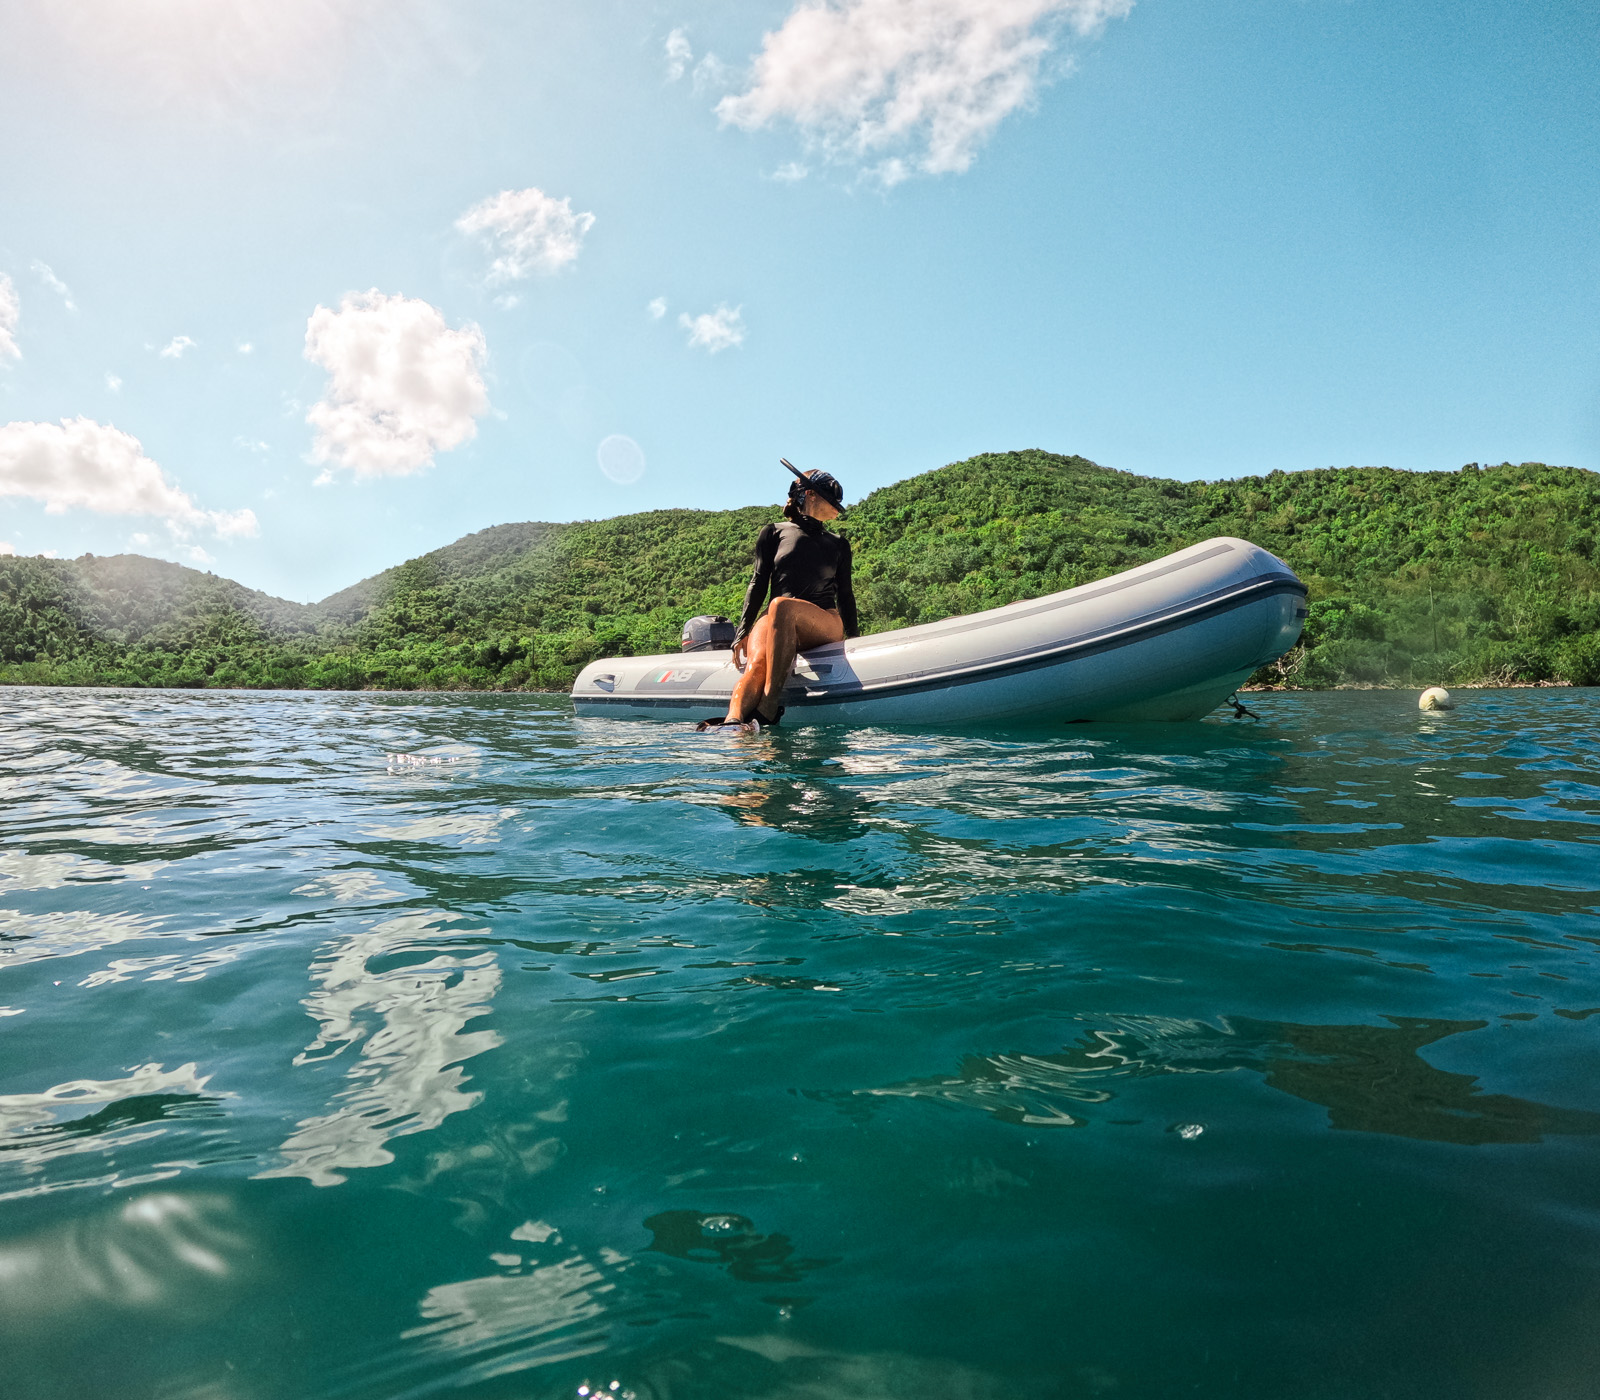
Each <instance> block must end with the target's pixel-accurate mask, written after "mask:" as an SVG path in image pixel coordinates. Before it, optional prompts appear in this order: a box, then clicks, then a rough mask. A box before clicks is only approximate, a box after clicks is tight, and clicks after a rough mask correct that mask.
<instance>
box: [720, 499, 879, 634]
mask: <svg viewBox="0 0 1600 1400" xmlns="http://www.w3.org/2000/svg"><path fill="white" fill-rule="evenodd" d="M769 587H770V588H771V589H772V596H773V597H774V598H803V599H804V600H805V601H806V602H808V603H815V604H816V605H817V606H818V607H819V608H827V609H829V610H830V611H831V610H833V609H835V608H837V609H838V611H839V617H840V620H841V621H843V623H844V634H845V636H847V637H855V636H859V635H860V632H861V628H860V627H859V625H858V624H857V621H856V595H855V590H854V589H853V588H852V587H851V584H850V541H849V540H847V539H845V538H844V536H842V535H830V534H829V533H828V532H827V531H826V530H824V529H823V528H822V526H821V525H820V524H818V522H817V521H815V520H813V519H811V517H810V516H807V517H806V519H805V522H804V523H803V524H800V525H796V524H795V523H794V522H793V521H789V520H785V521H783V522H782V523H779V524H772V525H764V526H763V527H762V529H761V533H760V534H759V535H757V536H756V568H755V572H754V573H753V574H751V576H750V587H749V589H748V591H747V592H746V593H745V595H744V616H743V617H741V618H740V619H739V631H738V636H739V638H741V639H743V638H745V637H748V636H749V635H750V629H751V628H752V627H754V626H755V625H756V616H757V614H758V613H760V611H761V605H762V604H763V603H764V602H766V600H767V589H768V588H769Z"/></svg>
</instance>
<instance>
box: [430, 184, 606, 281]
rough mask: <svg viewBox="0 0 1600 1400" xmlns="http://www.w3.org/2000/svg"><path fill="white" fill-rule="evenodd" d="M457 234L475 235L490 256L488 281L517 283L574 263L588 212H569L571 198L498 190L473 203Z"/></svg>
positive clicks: (587, 227)
mask: <svg viewBox="0 0 1600 1400" xmlns="http://www.w3.org/2000/svg"><path fill="white" fill-rule="evenodd" d="M456 227H457V228H458V229H460V230H461V232H462V233H475V234H477V235H478V236H479V237H480V238H481V239H482V240H483V244H484V246H485V247H486V248H488V249H489V251H490V252H491V253H496V254H497V255H498V256H496V257H495V259H494V261H493V262H492V263H491V264H490V265H489V282H490V284H491V285H494V284H496V283H500V282H518V281H521V280H522V279H523V278H524V277H527V276H529V275H530V274H532V273H535V272H543V273H552V272H559V271H560V270H561V269H562V268H563V267H566V266H567V265H568V264H569V263H572V262H575V261H577V257H578V252H579V250H580V249H581V248H582V247H583V239H584V235H585V234H587V233H588V232H589V230H590V229H591V228H593V227H594V215H593V214H574V213H573V212H572V200H571V199H570V198H569V199H556V198H555V197H554V196H552V195H548V194H546V193H545V192H544V191H543V190H537V189H533V188H531V187H530V188H529V189H525V190H501V191H500V193H499V194H497V195H493V196H491V197H490V198H489V199H486V200H484V201H482V203H479V204H474V205H473V206H472V208H470V209H469V210H467V212H466V213H465V214H463V215H462V216H461V217H460V218H459V219H457V220H456Z"/></svg>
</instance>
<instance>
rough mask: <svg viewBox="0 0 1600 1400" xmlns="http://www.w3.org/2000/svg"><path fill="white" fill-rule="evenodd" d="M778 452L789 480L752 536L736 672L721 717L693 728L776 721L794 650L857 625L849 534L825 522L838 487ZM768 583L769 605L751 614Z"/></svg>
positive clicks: (855, 630) (839, 505)
mask: <svg viewBox="0 0 1600 1400" xmlns="http://www.w3.org/2000/svg"><path fill="white" fill-rule="evenodd" d="M780 460H783V465H784V466H786V467H788V468H789V470H790V471H792V472H793V473H794V475H795V481H794V482H793V484H792V485H791V486H790V487H789V501H788V504H787V505H785V506H784V508H783V514H784V521H783V523H782V524H772V525H764V526H763V527H762V529H761V533H760V534H759V535H758V536H757V537H756V567H755V572H754V573H753V574H752V575H751V577H750V587H749V590H748V591H747V592H746V593H745V597H744V615H743V616H742V617H741V618H740V619H739V630H738V631H737V632H736V633H735V634H734V639H733V664H734V665H735V666H737V667H738V668H739V669H740V671H742V672H743V675H742V676H741V677H740V678H739V684H738V685H737V686H735V687H734V691H733V695H732V697H731V698H730V699H729V701H728V713H727V717H726V718H724V719H720V720H702V721H701V722H700V723H699V724H698V725H696V726H695V727H696V728H697V729H702V730H705V729H719V728H721V727H722V726H723V725H730V724H731V725H740V726H750V725H752V721H754V725H753V726H752V727H760V726H761V725H773V724H776V723H777V722H778V720H779V719H780V718H781V717H782V715H783V705H782V703H781V702H782V697H783V687H784V685H785V684H786V683H787V681H788V679H789V672H790V671H791V669H792V668H793V666H794V658H795V655H796V653H797V652H802V651H808V650H810V649H811V648H812V647H820V646H824V645H826V644H827V643H828V642H842V641H843V640H844V639H845V638H846V637H854V636H857V635H859V633H860V627H859V626H858V625H857V621H856V595H855V592H854V590H853V589H852V587H851V584H850V541H849V540H847V539H845V538H844V537H843V536H842V535H831V534H829V533H828V531H827V529H826V528H825V526H826V524H827V522H828V521H830V520H835V519H837V518H838V517H839V516H841V515H843V514H844V488H843V487H842V486H840V485H839V483H838V482H837V481H836V480H835V479H834V478H833V477H832V476H830V475H829V474H828V473H827V472H802V471H801V470H799V468H797V467H795V466H793V465H792V464H791V463H790V462H789V461H787V460H786V459H780ZM769 589H770V590H771V592H772V606H771V607H770V608H768V609H767V611H766V614H765V615H764V616H763V617H762V618H761V620H760V621H759V622H758V621H757V620H756V614H757V613H759V612H760V611H761V605H762V604H763V603H764V602H766V600H767V592H768V590H769Z"/></svg>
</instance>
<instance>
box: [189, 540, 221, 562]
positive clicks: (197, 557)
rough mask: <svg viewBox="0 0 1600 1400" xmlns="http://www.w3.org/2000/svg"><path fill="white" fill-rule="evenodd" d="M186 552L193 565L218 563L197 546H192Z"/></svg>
mask: <svg viewBox="0 0 1600 1400" xmlns="http://www.w3.org/2000/svg"><path fill="white" fill-rule="evenodd" d="M184 552H185V553H186V554H187V555H188V557H189V562H190V563H191V564H215V563H216V562H217V561H216V560H215V559H213V558H212V557H211V556H210V555H209V554H207V553H206V552H205V550H203V549H201V548H200V546H199V545H197V544H192V545H190V546H189V548H188V549H187V550H185V551H184Z"/></svg>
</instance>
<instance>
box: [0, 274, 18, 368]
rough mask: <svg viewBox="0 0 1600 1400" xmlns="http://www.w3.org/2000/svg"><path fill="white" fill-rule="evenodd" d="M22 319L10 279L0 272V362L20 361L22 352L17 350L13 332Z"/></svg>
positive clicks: (15, 290)
mask: <svg viewBox="0 0 1600 1400" xmlns="http://www.w3.org/2000/svg"><path fill="white" fill-rule="evenodd" d="M21 319H22V302H21V301H20V300H18V298H17V289H16V287H15V285H13V283H12V281H11V279H10V278H9V277H7V276H6V275H5V273H3V272H0V360H4V359H7V358H9V359H13V360H20V359H21V358H22V351H21V350H19V349H18V348H17V338H16V335H15V334H14V332H15V331H16V329H17V322H18V321H20V320H21Z"/></svg>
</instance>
